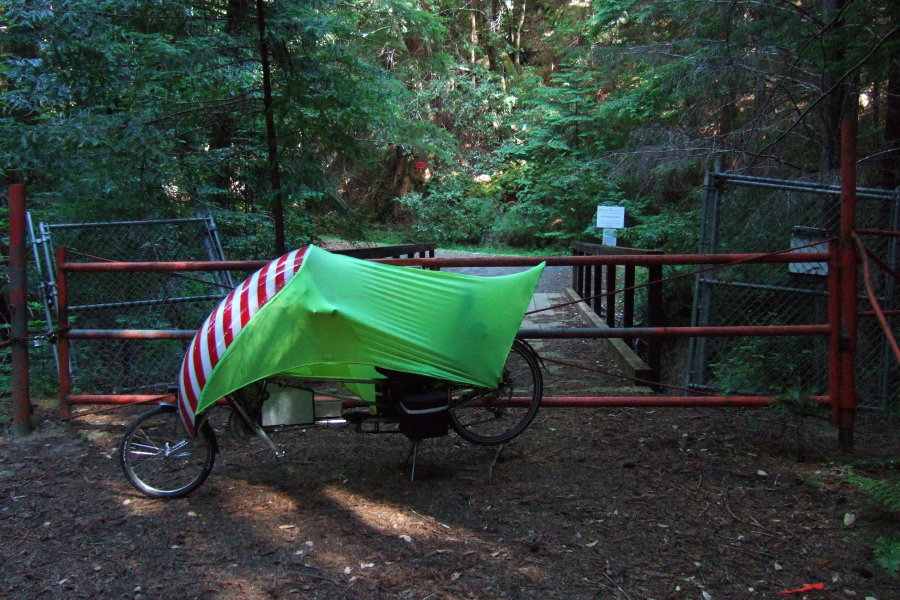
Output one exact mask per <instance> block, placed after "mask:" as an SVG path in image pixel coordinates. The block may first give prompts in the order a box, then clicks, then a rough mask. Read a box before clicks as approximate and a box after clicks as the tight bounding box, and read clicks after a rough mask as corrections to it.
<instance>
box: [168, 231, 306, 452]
mask: <svg viewBox="0 0 900 600" xmlns="http://www.w3.org/2000/svg"><path fill="white" fill-rule="evenodd" d="M305 254H306V248H301V249H299V250H294V251H293V252H289V253H288V254H285V255H284V256H282V257H281V258H278V259H276V260H273V261H272V262H270V263H269V264H268V265H266V266H265V267H263V268H262V269H260V270H259V271H257V272H256V273H254V274H253V275H251V276H250V277H248V278H247V279H245V280H244V282H243V283H241V284H240V285H239V286H237V287H236V288H234V290H233V291H232V292H231V293H230V294H228V296H227V297H226V298H225V299H224V300H222V301H221V302H220V303H219V306H218V307H216V309H215V310H214V311H212V313H210V315H209V316H208V317H207V318H206V321H204V322H203V326H202V327H200V330H199V331H197V334H196V335H195V336H194V339H193V340H192V341H191V345H190V346H189V347H188V351H187V354H185V355H184V361H183V362H182V364H181V372H180V373H179V376H178V412H179V413H180V414H181V420H182V421H183V422H184V426H185V428H186V429H187V431H188V433H189V434H190V436H191V437H193V436H195V435H197V431H196V427H195V426H194V416H195V415H194V411H195V410H196V408H197V400H198V399H199V398H200V392H201V391H202V390H203V386H204V385H205V384H206V381H207V380H208V379H209V375H210V373H212V370H213V369H214V368H215V366H216V365H217V364H218V362H219V359H221V358H222V356H224V354H225V351H226V350H227V349H228V346H230V345H231V342H232V341H233V340H234V338H235V337H237V334H238V333H239V332H240V331H241V329H243V328H244V326H245V325H246V324H247V322H248V321H250V319H251V318H252V317H253V315H255V314H256V313H257V311H259V309H260V308H262V307H263V305H264V304H265V303H266V302H268V301H269V300H271V299H272V297H273V296H275V294H277V293H278V292H279V290H281V288H283V287H284V286H285V284H286V283H287V282H288V281H290V280H291V278H292V277H293V276H294V275H296V273H297V271H298V270H299V269H300V265H301V263H302V262H303V256H304V255H305Z"/></svg>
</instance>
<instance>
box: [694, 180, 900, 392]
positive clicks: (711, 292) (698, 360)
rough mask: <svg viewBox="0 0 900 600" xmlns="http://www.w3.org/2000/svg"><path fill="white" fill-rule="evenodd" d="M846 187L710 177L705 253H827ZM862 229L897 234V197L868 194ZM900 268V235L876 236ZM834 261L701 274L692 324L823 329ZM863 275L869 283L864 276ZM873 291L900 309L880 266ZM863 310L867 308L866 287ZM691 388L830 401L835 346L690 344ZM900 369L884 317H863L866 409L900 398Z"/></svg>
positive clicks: (861, 205) (860, 379) (814, 341)
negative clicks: (822, 397)
mask: <svg viewBox="0 0 900 600" xmlns="http://www.w3.org/2000/svg"><path fill="white" fill-rule="evenodd" d="M839 220H840V190H839V188H837V187H836V186H826V185H820V184H813V183H803V182H797V181H782V180H772V179H763V178H758V177H746V176H739V175H733V174H727V173H722V172H721V171H719V170H717V171H715V172H710V173H708V174H707V181H706V189H705V194H704V204H703V221H702V223H703V225H702V231H701V240H700V253H701V254H707V253H709V254H712V253H771V252H778V251H782V250H785V249H787V248H791V247H801V246H806V248H805V249H804V250H803V251H806V252H824V251H827V240H828V239H830V238H833V237H835V236H836V235H837V230H838V224H839ZM857 228H860V229H879V230H895V231H896V230H898V229H900V227H898V194H897V193H896V192H891V191H885V190H877V189H867V188H859V190H858V192H857ZM866 244H867V246H868V247H869V248H870V249H872V250H873V251H874V252H875V253H876V254H878V255H879V256H881V257H882V258H884V259H885V260H886V261H887V262H888V263H889V264H891V265H892V266H893V267H894V268H896V266H897V262H898V261H897V241H896V239H895V238H885V237H879V238H874V237H873V238H867V239H866ZM827 274H828V267H827V264H825V263H791V264H782V265H761V264H740V265H734V266H729V267H724V268H717V269H713V270H710V271H706V272H702V273H698V276H697V279H696V287H695V299H694V302H695V304H694V307H693V318H692V324H693V325H701V326H703V325H713V326H727V325H814V324H823V323H827V321H828V294H827V281H826V280H827ZM860 279H862V278H861V277H860ZM872 283H873V286H874V288H875V290H876V294H877V295H878V297H879V301H880V302H881V303H882V307H883V308H884V309H885V310H892V309H897V308H900V302H898V300H897V298H896V297H895V294H894V292H895V282H894V280H893V279H892V278H891V277H890V276H889V275H887V274H885V273H883V272H881V270H880V269H876V270H875V272H874V273H873V281H872ZM859 306H860V310H865V309H866V307H868V300H867V299H866V297H865V294H864V290H863V287H862V281H861V282H860V305H859ZM686 383H687V386H688V387H692V388H694V389H701V390H712V391H718V392H727V393H732V394H765V395H780V394H785V393H800V394H809V395H827V393H828V340H827V339H826V338H823V337H809V336H793V337H774V338H772V337H770V338H760V337H740V338H714V339H710V338H698V339H694V340H691V344H690V347H689V352H688V364H687V374H686ZM898 383H900V369H898V367H897V364H896V361H895V360H894V358H893V356H892V355H891V353H890V349H889V347H888V345H887V341H886V339H885V336H884V333H883V331H882V330H881V328H880V326H879V325H878V323H877V321H876V320H875V319H867V318H861V319H860V322H859V344H858V348H857V387H858V390H859V392H860V393H861V394H862V396H863V405H866V406H870V407H879V408H883V407H885V406H887V404H889V403H891V402H893V401H895V400H896V399H897V396H898Z"/></svg>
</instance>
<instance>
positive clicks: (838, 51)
mask: <svg viewBox="0 0 900 600" xmlns="http://www.w3.org/2000/svg"><path fill="white" fill-rule="evenodd" d="M845 2H846V0H823V2H822V5H823V20H824V21H825V23H830V26H827V27H828V28H827V29H826V30H825V31H823V32H822V34H823V36H830V37H837V36H840V35H841V28H842V27H843V25H844V20H843V17H841V18H838V14H839V13H840V11H841V10H842V9H843V8H844V4H845ZM843 58H844V48H843V46H842V45H838V46H837V47H836V48H834V49H833V50H831V51H830V52H829V51H827V52H826V53H825V56H824V59H825V65H824V69H823V75H822V91H823V93H824V94H825V98H824V100H823V101H822V110H821V111H820V113H819V114H820V118H821V138H822V152H821V154H820V160H819V168H820V170H821V172H822V175H823V176H825V177H826V178H829V179H830V178H833V175H834V174H835V173H837V172H838V171H839V170H840V168H841V113H842V111H843V106H844V99H845V98H846V96H847V89H846V86H845V85H836V84H837V83H838V77H839V74H838V73H837V72H836V70H837V69H838V67H837V63H839V62H840V61H841V60H843ZM832 88H834V89H832Z"/></svg>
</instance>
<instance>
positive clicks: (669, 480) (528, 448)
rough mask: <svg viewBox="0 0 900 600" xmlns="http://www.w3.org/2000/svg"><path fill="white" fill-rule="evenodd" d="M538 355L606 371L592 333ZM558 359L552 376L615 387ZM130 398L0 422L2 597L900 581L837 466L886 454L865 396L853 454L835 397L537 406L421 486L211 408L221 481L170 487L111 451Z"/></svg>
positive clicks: (892, 520) (400, 459)
mask: <svg viewBox="0 0 900 600" xmlns="http://www.w3.org/2000/svg"><path fill="white" fill-rule="evenodd" d="M566 318H567V319H568V318H574V313H567V316H566ZM540 352H541V354H542V355H544V356H548V357H556V358H561V359H565V360H568V361H576V362H578V363H579V364H584V365H589V366H591V367H593V368H597V369H600V370H604V371H610V370H613V369H614V367H613V366H612V365H611V361H610V359H609V358H608V357H606V356H605V355H604V354H603V353H602V351H600V350H599V348H598V347H597V345H596V342H583V341H560V342H544V343H543V346H542V347H541V349H540ZM548 367H549V369H550V372H549V373H546V374H545V377H546V379H547V384H548V390H547V393H548V394H553V395H561V394H566V395H571V394H578V393H594V394H595V393H598V390H602V391H607V392H609V393H616V394H617V395H618V394H620V393H621V391H620V390H618V391H617V390H615V389H614V388H615V387H616V386H621V385H623V383H622V382H621V380H617V379H615V378H614V377H610V376H608V375H601V374H599V373H594V372H587V371H580V370H574V369H571V368H569V367H565V368H563V367H559V366H558V365H554V364H550V363H548ZM625 385H627V384H625ZM138 412H139V409H130V410H116V411H111V412H105V413H101V414H95V415H92V416H87V417H81V418H77V419H74V420H72V421H69V422H67V423H61V422H59V420H58V419H57V418H56V417H55V412H54V410H53V408H52V406H50V405H49V403H41V405H40V407H39V409H38V415H39V417H40V419H41V420H40V426H39V429H38V431H37V432H36V433H35V434H34V435H32V436H30V437H28V438H24V439H14V438H11V437H10V436H9V435H8V434H7V435H4V436H3V437H2V439H0V574H2V587H0V590H2V591H0V596H4V597H9V598H15V599H29V600H31V599H35V598H46V599H48V600H49V599H51V598H60V599H71V598H135V599H137V598H173V599H178V598H197V599H213V598H216V599H231V598H250V599H282V598H284V599H288V598H309V599H323V600H324V599H332V598H333V599H338V598H341V599H350V598H353V599H362V600H370V599H372V600H374V599H380V598H400V599H417V600H425V599H435V600H437V599H463V598H466V599H469V598H471V599H493V598H523V599H524V598H564V599H569V598H571V599H581V598H585V599H586V598H611V599H612V598H615V599H620V600H641V599H643V600H646V599H650V598H653V599H656V600H662V599H695V600H710V599H719V598H779V597H783V596H781V595H779V592H780V591H784V590H794V589H797V588H800V587H801V586H802V585H804V584H812V583H822V584H823V585H824V588H823V589H822V590H815V591H811V592H806V593H798V594H796V595H794V596H790V597H796V598H810V599H818V598H829V599H837V598H842V599H846V598H859V599H860V600H863V599H868V598H876V599H877V600H890V599H896V598H900V580H897V579H891V578H890V577H888V576H887V575H886V574H885V572H884V571H883V570H882V569H881V568H880V567H878V565H877V564H876V563H875V561H874V558H873V555H872V545H873V542H874V540H875V539H876V538H877V537H879V536H881V535H891V534H893V535H898V529H900V528H898V520H897V517H898V515H897V514H896V513H890V512H887V511H886V510H883V509H881V508H879V507H878V506H877V505H876V504H874V503H873V502H872V501H871V500H870V499H869V498H868V497H867V496H865V494H863V493H862V492H860V491H859V490H857V489H856V488H854V487H853V486H852V485H850V484H848V483H847V482H846V481H845V477H846V474H847V472H848V465H851V464H852V465H854V466H855V467H854V468H855V469H856V470H857V472H860V473H864V474H871V475H882V474H884V473H886V472H887V471H886V470H887V469H888V468H890V467H891V466H895V465H896V458H897V456H898V447H900V441H898V436H897V435H896V428H897V420H896V418H886V417H885V415H883V414H871V413H863V414H861V415H860V417H859V426H858V429H857V432H856V448H855V451H854V453H853V454H852V455H849V456H848V455H841V454H840V453H839V452H838V451H837V434H836V431H835V430H834V429H832V428H831V427H829V426H828V424H827V421H826V420H825V418H824V416H823V418H806V419H805V420H803V421H802V422H800V423H799V424H795V423H793V422H792V421H785V420H784V419H782V418H779V416H778V415H777V414H776V413H775V411H773V410H771V409H767V410H754V411H743V410H737V409H704V410H699V409H632V408H619V409H543V410H542V411H541V412H540V413H539V414H538V416H537V419H536V420H535V422H534V424H533V425H532V426H531V427H530V428H529V430H528V431H526V432H525V433H524V434H523V435H522V436H520V437H519V438H517V439H516V440H514V441H513V442H512V443H509V444H507V445H506V446H504V447H503V448H502V450H500V449H497V448H484V447H476V446H472V445H469V444H467V443H465V442H463V441H461V440H460V439H458V438H457V437H456V436H454V435H450V436H447V437H444V438H439V439H433V440H427V441H425V442H424V443H423V448H422V451H421V453H420V456H419V461H418V467H417V471H416V480H415V481H414V482H410V481H409V480H408V476H409V468H408V465H407V464H406V459H407V455H408V453H409V443H408V442H407V441H406V440H405V438H402V437H399V436H385V435H382V436H377V435H360V434H355V433H354V432H353V431H352V430H351V429H350V428H344V427H337V428H335V427H332V428H327V427H321V428H311V429H308V430H305V431H303V432H294V433H291V434H285V435H284V436H282V437H280V438H278V439H277V440H276V441H278V442H280V443H282V444H283V447H284V448H285V449H286V450H287V455H286V456H285V457H284V458H281V459H276V458H274V457H273V456H272V453H271V452H270V451H269V450H267V449H266V448H265V447H264V446H263V445H262V444H260V443H257V442H254V443H252V444H250V445H249V446H239V445H237V444H236V443H235V442H233V441H231V440H230V439H229V437H228V435H227V433H226V432H225V431H224V429H223V428H222V427H221V423H219V425H218V426H217V433H218V437H219V442H220V445H221V446H222V452H221V453H220V454H219V455H218V459H217V464H216V466H215V469H214V470H213V474H212V476H211V477H210V479H209V480H208V481H207V482H206V483H205V484H204V485H203V486H202V487H201V488H200V489H199V490H198V491H196V492H195V493H194V494H193V495H191V496H190V497H188V498H186V499H182V500H172V501H159V500H151V499H148V498H145V497H143V496H142V495H141V494H139V493H138V492H137V491H136V490H134V489H132V488H131V487H130V486H129V484H128V483H127V481H126V480H125V478H124V476H123V475H122V473H121V470H120V467H119V464H118V459H117V456H116V448H117V444H118V442H119V439H120V437H121V434H122V432H123V429H124V427H125V425H126V424H127V422H128V421H129V420H130V419H131V418H133V417H134V415H136V414H138ZM220 412H221V413H222V416H221V417H220V418H222V417H224V416H227V415H226V412H227V411H225V410H221V411H220ZM794 425H798V426H797V427H795V426H794ZM891 461H894V462H891Z"/></svg>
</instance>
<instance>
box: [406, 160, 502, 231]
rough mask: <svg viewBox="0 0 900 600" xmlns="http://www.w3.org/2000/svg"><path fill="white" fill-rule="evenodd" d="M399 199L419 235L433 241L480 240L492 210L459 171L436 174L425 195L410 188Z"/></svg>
mask: <svg viewBox="0 0 900 600" xmlns="http://www.w3.org/2000/svg"><path fill="white" fill-rule="evenodd" d="M400 202H401V203H402V204H403V205H404V206H405V207H406V208H407V209H409V211H410V212H411V213H412V215H413V218H414V224H413V230H414V231H415V232H416V233H418V234H419V235H420V236H421V237H420V238H419V239H429V240H434V241H437V242H450V243H459V244H467V243H478V242H480V241H482V240H483V239H484V236H485V233H486V232H487V231H488V229H489V227H490V222H491V219H492V217H493V213H494V211H495V207H494V203H493V202H492V201H491V200H490V199H488V198H485V197H483V196H480V195H479V194H478V189H477V186H476V185H474V184H472V183H468V182H467V181H466V177H465V175H463V174H457V175H448V176H443V177H440V178H439V181H437V182H435V183H434V189H433V190H432V191H429V192H428V193H427V195H426V194H421V193H419V192H413V193H410V194H407V195H406V196H404V197H403V198H401V199H400Z"/></svg>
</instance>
